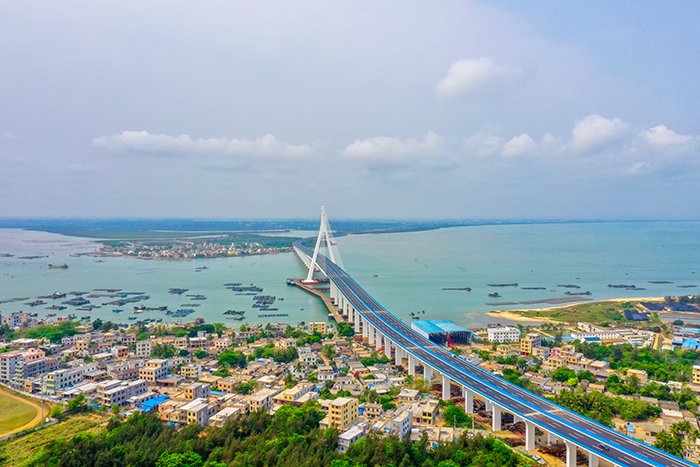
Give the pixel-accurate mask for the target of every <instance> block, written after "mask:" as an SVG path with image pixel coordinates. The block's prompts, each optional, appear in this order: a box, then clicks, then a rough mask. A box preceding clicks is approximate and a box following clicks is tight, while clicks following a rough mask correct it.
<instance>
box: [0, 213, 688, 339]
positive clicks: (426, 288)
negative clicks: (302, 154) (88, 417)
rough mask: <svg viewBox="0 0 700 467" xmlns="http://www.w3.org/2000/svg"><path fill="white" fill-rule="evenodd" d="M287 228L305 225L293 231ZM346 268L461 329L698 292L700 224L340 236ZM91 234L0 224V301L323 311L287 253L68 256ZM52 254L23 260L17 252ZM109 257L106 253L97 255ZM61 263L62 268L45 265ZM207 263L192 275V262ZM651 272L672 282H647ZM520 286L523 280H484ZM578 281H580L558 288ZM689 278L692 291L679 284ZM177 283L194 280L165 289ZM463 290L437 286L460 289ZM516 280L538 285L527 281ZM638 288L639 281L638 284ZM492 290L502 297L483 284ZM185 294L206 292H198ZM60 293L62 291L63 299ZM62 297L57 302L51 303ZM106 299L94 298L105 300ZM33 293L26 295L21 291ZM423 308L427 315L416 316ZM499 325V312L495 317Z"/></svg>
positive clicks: (9, 308) (386, 296)
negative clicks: (237, 289) (264, 304)
mask: <svg viewBox="0 0 700 467" xmlns="http://www.w3.org/2000/svg"><path fill="white" fill-rule="evenodd" d="M290 234H291V235H304V234H312V233H308V232H291V233H290ZM336 241H337V244H338V248H339V251H340V253H341V256H342V260H343V265H344V267H345V270H346V271H347V272H348V273H349V274H350V275H351V276H352V277H353V278H354V279H355V280H356V281H357V282H358V283H359V284H360V285H361V286H362V287H364V288H365V290H367V291H368V292H369V293H370V294H371V295H372V296H373V297H374V298H375V299H376V300H377V301H378V302H379V303H381V304H382V305H383V306H384V307H385V308H386V309H387V310H389V311H391V312H392V313H394V314H395V315H396V316H398V317H399V318H401V319H403V320H405V321H407V322H410V319H411V313H413V314H419V316H420V317H421V318H422V319H450V320H453V321H455V322H456V323H458V324H461V325H463V326H466V327H473V326H483V325H485V324H486V323H489V322H494V318H490V317H489V316H488V315H487V314H486V313H487V312H488V311H490V310H509V309H520V308H540V307H545V306H551V305H547V304H533V305H523V304H517V305H496V306H494V305H489V304H491V303H499V302H500V303H503V302H523V301H536V300H543V299H548V298H559V297H565V296H566V295H565V294H564V293H565V292H566V291H570V292H572V293H576V292H586V291H590V292H591V295H590V296H589V297H586V298H592V299H594V300H605V299H611V298H626V297H629V298H632V297H663V296H666V295H681V294H682V295H685V294H697V293H700V288H697V286H698V285H700V273H699V272H698V269H700V222H599V223H562V224H516V225H513V224H511V225H484V226H472V227H458V228H449V229H441V230H432V231H423V232H410V233H399V234H376V235H350V236H345V237H337V238H336ZM97 246H98V245H97V243H95V242H94V241H92V240H90V239H84V238H75V237H66V236H62V235H56V234H48V233H44V232H32V231H23V230H16V229H0V254H1V253H10V254H13V255H14V256H13V257H11V258H0V300H6V299H9V298H13V297H29V298H30V299H31V300H33V299H35V298H36V297H37V296H38V295H48V294H51V293H53V292H55V291H58V292H70V291H82V292H91V291H93V289H96V288H120V289H123V290H124V291H127V292H144V293H146V294H147V295H149V296H150V297H151V298H150V299H149V300H147V301H144V302H141V303H138V305H145V306H149V307H156V306H163V305H166V306H168V307H169V309H170V310H176V309H178V308H181V305H182V304H187V303H199V304H200V305H201V306H199V307H197V308H194V309H195V313H193V314H192V315H190V316H189V317H188V319H187V321H191V320H192V319H193V318H195V317H202V318H204V319H205V320H206V321H207V322H223V323H226V324H227V325H229V326H237V325H239V324H240V323H241V322H239V321H233V320H226V319H225V316H224V315H223V312H224V311H226V310H228V309H236V310H245V311H246V315H245V316H246V319H245V320H244V321H243V323H246V322H247V323H250V324H252V323H258V322H262V323H267V322H270V321H272V322H286V323H290V324H296V323H298V322H301V321H305V322H309V321H318V320H324V319H326V317H327V311H326V309H325V308H324V307H323V305H322V304H321V303H320V301H319V300H317V299H316V298H314V297H312V296H310V295H308V294H306V293H305V292H303V291H301V290H299V289H296V288H294V287H289V286H287V285H286V279H287V278H290V277H305V275H306V271H305V268H304V267H303V265H302V263H301V261H300V260H299V259H298V258H297V257H296V255H295V254H293V253H283V254H274V255H260V256H246V257H233V258H217V259H198V260H187V261H164V260H158V261H153V260H139V259H134V258H92V257H87V256H81V257H71V256H70V253H76V252H86V251H94V250H95V248H97ZM33 255H48V257H47V258H38V259H31V260H30V259H21V258H20V257H21V256H33ZM98 261H104V262H98ZM49 263H51V264H63V263H66V264H67V265H68V266H69V268H68V269H48V264H49ZM203 266H206V267H207V268H208V269H205V270H200V271H199V272H197V269H196V268H199V267H203ZM650 281H670V282H672V283H671V284H653V283H651V282H650ZM229 282H234V283H242V284H243V285H250V284H255V285H257V286H260V287H263V288H264V292H262V293H263V294H264V295H275V296H276V297H278V299H279V298H280V297H282V298H284V300H283V301H279V300H278V301H277V302H275V304H274V305H273V307H275V308H278V309H279V310H278V311H275V312H273V313H287V314H288V315H289V316H287V317H278V318H258V314H259V313H263V312H260V311H258V310H257V309H255V308H252V304H253V301H252V296H246V295H235V294H234V293H233V292H231V291H230V290H227V289H226V288H225V287H224V286H223V284H225V283H229ZM504 283H517V284H518V287H491V286H489V285H488V284H504ZM609 284H626V285H634V286H636V288H637V290H627V289H619V288H611V287H609V286H608V285H609ZM561 285H577V286H579V287H580V288H578V289H573V288H564V287H561ZM681 285H693V286H696V287H693V288H681V287H679V286H681ZM173 287H178V288H186V289H189V291H188V292H186V293H185V294H183V295H172V294H169V293H168V290H169V289H170V288H173ZM464 287H469V288H471V291H466V290H444V289H445V288H464ZM521 287H544V288H545V290H523V289H522V288H521ZM640 289H644V290H640ZM494 292H498V293H499V294H500V295H501V297H500V298H491V297H489V296H488V294H489V293H494ZM186 294H202V295H205V296H206V297H207V300H202V301H193V300H191V299H190V298H188V297H186V296H185V295H186ZM64 300H65V299H64ZM64 300H52V301H49V304H54V303H56V304H58V303H59V302H60V301H64ZM111 300H113V299H107V298H104V299H91V302H92V303H94V304H101V303H105V302H108V301H111ZM26 301H29V300H26ZM23 303H24V302H14V303H5V304H0V311H1V312H2V314H3V316H7V315H8V314H9V313H11V312H13V311H18V310H23V311H25V312H37V313H38V314H39V316H45V315H46V313H49V312H52V311H50V310H46V306H48V305H42V306H37V307H34V308H31V307H29V306H27V305H24V304H23ZM133 307H134V304H129V305H126V306H123V307H119V308H120V309H123V310H125V311H124V312H123V313H113V312H112V311H111V310H112V309H114V308H117V307H114V306H103V307H102V308H100V309H95V310H92V311H90V312H80V311H75V309H74V308H73V307H70V306H69V307H68V309H67V310H65V311H63V312H54V313H58V314H67V313H68V312H70V313H75V314H76V315H77V316H78V317H80V316H83V315H90V316H91V317H92V319H96V318H98V317H99V318H102V319H103V320H112V321H119V322H128V321H127V320H128V317H129V316H134V315H132V314H131V312H132V311H133ZM423 312H424V313H423ZM135 316H137V317H138V318H139V319H142V318H163V319H164V321H175V320H172V319H170V317H168V316H165V314H164V313H163V312H155V311H146V312H144V313H142V314H139V315H135ZM500 321H501V322H504V320H500Z"/></svg>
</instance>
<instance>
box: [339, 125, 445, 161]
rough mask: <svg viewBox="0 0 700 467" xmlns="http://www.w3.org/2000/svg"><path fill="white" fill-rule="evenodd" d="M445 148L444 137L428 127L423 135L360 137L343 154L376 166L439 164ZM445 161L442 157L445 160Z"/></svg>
mask: <svg viewBox="0 0 700 467" xmlns="http://www.w3.org/2000/svg"><path fill="white" fill-rule="evenodd" d="M444 152H445V140H444V138H443V137H442V136H440V135H438V134H436V133H434V132H432V131H429V132H428V134H427V135H425V137H423V138H409V139H401V138H397V137H389V136H377V137H374V138H369V139H365V140H359V139H357V140H355V141H354V142H353V143H352V144H350V145H348V146H347V147H346V148H345V149H344V150H343V152H342V155H343V156H344V157H346V158H348V159H351V160H356V161H360V162H363V163H365V164H366V165H367V166H369V167H375V168H376V167H392V166H393V167H399V166H408V165H412V164H418V165H423V166H425V165H433V166H434V165H440V164H441V161H440V159H441V158H442V156H444ZM444 161H445V160H444V159H443V161H442V162H444Z"/></svg>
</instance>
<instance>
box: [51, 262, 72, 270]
mask: <svg viewBox="0 0 700 467" xmlns="http://www.w3.org/2000/svg"><path fill="white" fill-rule="evenodd" d="M49 269H68V265H67V264H66V263H63V264H49Z"/></svg>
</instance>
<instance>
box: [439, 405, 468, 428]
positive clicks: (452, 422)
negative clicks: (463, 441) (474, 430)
mask: <svg viewBox="0 0 700 467" xmlns="http://www.w3.org/2000/svg"><path fill="white" fill-rule="evenodd" d="M442 415H443V417H444V418H445V425H447V426H456V427H458V428H469V427H471V426H472V419H471V417H470V416H469V415H467V413H466V412H465V411H464V407H462V406H461V405H455V403H454V402H453V401H445V404H444V406H443V412H442Z"/></svg>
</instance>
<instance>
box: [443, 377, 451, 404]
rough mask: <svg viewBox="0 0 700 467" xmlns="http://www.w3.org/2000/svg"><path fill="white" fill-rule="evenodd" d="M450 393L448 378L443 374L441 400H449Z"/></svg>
mask: <svg viewBox="0 0 700 467" xmlns="http://www.w3.org/2000/svg"><path fill="white" fill-rule="evenodd" d="M450 394H451V386H450V378H448V377H447V376H445V375H442V400H444V401H447V400H450Z"/></svg>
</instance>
